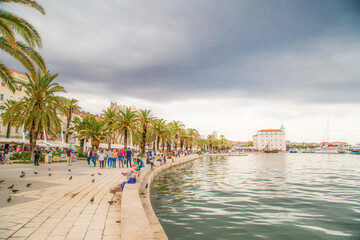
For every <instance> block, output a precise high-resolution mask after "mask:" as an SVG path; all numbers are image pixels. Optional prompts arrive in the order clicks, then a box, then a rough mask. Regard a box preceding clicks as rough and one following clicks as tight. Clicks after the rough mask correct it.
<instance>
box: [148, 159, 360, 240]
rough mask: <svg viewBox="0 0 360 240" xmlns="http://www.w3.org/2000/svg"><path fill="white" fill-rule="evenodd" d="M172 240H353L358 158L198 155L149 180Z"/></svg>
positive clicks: (359, 214) (359, 209) (359, 202)
mask: <svg viewBox="0 0 360 240" xmlns="http://www.w3.org/2000/svg"><path fill="white" fill-rule="evenodd" d="M151 202H152V206H153V209H154V211H155V213H156V215H157V217H158V219H159V221H160V223H161V224H162V226H163V228H164V230H165V232H166V234H167V236H168V238H169V239H170V240H172V239H199V240H200V239H207V240H208V239H246V240H249V239H299V240H303V239H360V156H355V155H350V154H331V155H330V154H329V155H328V154H323V155H321V154H301V153H297V154H289V153H277V154H276V153H274V154H262V153H255V154H249V155H248V156H243V157H239V156H238V157H236V156H231V157H230V156H224V157H204V158H202V159H198V160H195V161H193V162H190V163H187V164H184V165H181V166H177V167H174V168H171V169H169V170H167V171H165V172H163V173H161V174H160V175H159V176H157V177H156V178H155V179H154V182H153V184H152V188H151Z"/></svg>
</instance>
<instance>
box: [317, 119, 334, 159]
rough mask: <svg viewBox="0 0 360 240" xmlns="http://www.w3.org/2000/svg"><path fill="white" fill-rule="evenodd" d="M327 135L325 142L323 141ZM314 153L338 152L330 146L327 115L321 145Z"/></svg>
mask: <svg viewBox="0 0 360 240" xmlns="http://www.w3.org/2000/svg"><path fill="white" fill-rule="evenodd" d="M326 137H327V142H325V138H326ZM315 153H323V154H337V153H339V152H338V150H337V149H334V148H332V147H331V144H330V142H329V117H328V121H327V126H326V131H325V136H324V141H323V146H321V147H320V148H319V149H315Z"/></svg>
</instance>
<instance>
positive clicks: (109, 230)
mask: <svg viewBox="0 0 360 240" xmlns="http://www.w3.org/2000/svg"><path fill="white" fill-rule="evenodd" d="M104 236H120V224H107V225H105V230H104Z"/></svg>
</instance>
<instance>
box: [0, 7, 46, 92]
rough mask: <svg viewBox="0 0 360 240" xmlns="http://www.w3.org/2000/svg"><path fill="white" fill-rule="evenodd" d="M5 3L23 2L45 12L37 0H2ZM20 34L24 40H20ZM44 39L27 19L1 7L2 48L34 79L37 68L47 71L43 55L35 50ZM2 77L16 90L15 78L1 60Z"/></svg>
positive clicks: (0, 32) (0, 45)
mask: <svg viewBox="0 0 360 240" xmlns="http://www.w3.org/2000/svg"><path fill="white" fill-rule="evenodd" d="M4 3H15V4H21V5H24V6H27V7H31V8H34V9H36V10H38V11H39V12H41V13H42V14H45V11H44V9H43V7H42V6H41V5H40V4H39V3H37V2H36V1H35V0H0V6H2V5H3V4H4ZM17 36H19V37H20V38H21V39H22V40H23V41H24V42H22V41H18V40H17V39H16V37H17ZM41 46H42V41H41V37H40V34H39V33H38V32H37V30H36V29H35V28H34V27H33V26H32V25H31V24H30V23H29V22H28V21H26V20H25V19H23V18H21V17H19V16H17V15H16V14H13V13H11V12H9V11H6V10H5V9H3V8H0V49H1V50H2V51H4V52H6V53H7V54H9V55H10V56H12V57H13V58H15V59H16V60H18V61H19V62H20V63H21V64H22V65H23V66H24V67H25V68H26V69H27V70H28V71H29V73H30V75H31V77H32V78H33V79H36V77H37V70H36V69H37V68H39V69H40V70H41V71H43V72H46V63H45V61H44V59H43V58H42V57H41V55H40V54H39V53H38V52H36V51H35V48H36V47H41ZM0 77H1V78H2V79H3V80H4V81H5V82H6V83H7V86H8V87H9V88H10V89H11V90H12V91H13V92H14V91H15V89H16V84H15V80H14V78H13V77H12V75H11V74H10V72H9V70H8V68H7V67H6V66H5V64H4V63H2V62H1V61H0Z"/></svg>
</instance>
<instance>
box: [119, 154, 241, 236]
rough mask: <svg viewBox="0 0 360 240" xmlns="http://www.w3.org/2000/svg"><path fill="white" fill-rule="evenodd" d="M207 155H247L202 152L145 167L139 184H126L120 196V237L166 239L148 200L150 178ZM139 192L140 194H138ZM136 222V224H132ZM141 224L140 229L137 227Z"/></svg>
mask: <svg viewBox="0 0 360 240" xmlns="http://www.w3.org/2000/svg"><path fill="white" fill-rule="evenodd" d="M208 156H247V154H231V155H229V154H204V155H200V156H199V155H190V156H186V157H182V158H178V159H176V160H175V162H170V163H166V164H164V165H161V166H157V167H156V168H155V169H154V170H153V171H151V168H150V167H149V168H145V169H144V171H143V172H142V174H143V177H142V182H141V183H140V184H127V185H126V186H125V188H124V191H123V193H122V196H121V224H120V229H121V230H120V232H121V239H129V240H131V239H134V240H135V239H139V238H142V239H149V240H155V239H156V240H167V239H168V237H167V235H166V233H165V231H164V229H163V227H162V226H161V224H160V222H159V220H158V218H157V216H156V214H155V212H154V210H153V208H152V205H151V201H150V188H151V184H152V180H153V179H154V178H155V177H156V176H157V175H158V174H160V173H161V172H162V171H164V170H166V169H168V168H171V167H173V166H177V165H180V164H184V163H187V162H190V161H193V160H196V159H200V158H203V157H208ZM140 194H141V195H140ZM134 223H136V224H134ZM138 224H139V225H141V231H139V228H138V227H137V226H138Z"/></svg>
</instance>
